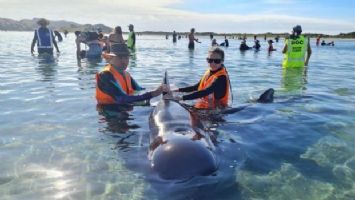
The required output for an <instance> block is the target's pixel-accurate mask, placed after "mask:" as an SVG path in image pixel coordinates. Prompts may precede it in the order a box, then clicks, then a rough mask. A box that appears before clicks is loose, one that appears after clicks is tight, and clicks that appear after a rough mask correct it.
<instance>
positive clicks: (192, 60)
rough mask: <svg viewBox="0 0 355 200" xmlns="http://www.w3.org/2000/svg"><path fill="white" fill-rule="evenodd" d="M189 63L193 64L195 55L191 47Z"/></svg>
mask: <svg viewBox="0 0 355 200" xmlns="http://www.w3.org/2000/svg"><path fill="white" fill-rule="evenodd" d="M188 51H189V55H188V56H189V64H190V66H193V65H194V57H195V51H194V50H193V49H189V50H188Z"/></svg>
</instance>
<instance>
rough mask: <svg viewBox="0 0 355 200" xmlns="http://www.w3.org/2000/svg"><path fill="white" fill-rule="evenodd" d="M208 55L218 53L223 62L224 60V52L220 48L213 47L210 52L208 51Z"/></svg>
mask: <svg viewBox="0 0 355 200" xmlns="http://www.w3.org/2000/svg"><path fill="white" fill-rule="evenodd" d="M208 53H216V54H219V55H220V56H221V58H222V60H224V51H223V50H222V49H221V48H218V47H211V48H210V49H209V50H208Z"/></svg>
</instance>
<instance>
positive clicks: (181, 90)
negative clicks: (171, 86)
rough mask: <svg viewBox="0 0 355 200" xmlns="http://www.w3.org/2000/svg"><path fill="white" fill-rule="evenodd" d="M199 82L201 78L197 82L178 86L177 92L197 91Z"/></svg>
mask: <svg viewBox="0 0 355 200" xmlns="http://www.w3.org/2000/svg"><path fill="white" fill-rule="evenodd" d="M200 82H201V80H200V81H199V82H198V83H197V84H195V85H193V86H188V87H184V88H179V89H178V90H177V91H178V92H193V91H197V89H198V86H199V85H200Z"/></svg>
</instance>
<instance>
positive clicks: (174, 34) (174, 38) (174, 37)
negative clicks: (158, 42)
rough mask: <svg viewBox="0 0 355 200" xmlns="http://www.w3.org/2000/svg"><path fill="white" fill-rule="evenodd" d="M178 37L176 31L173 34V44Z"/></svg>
mask: <svg viewBox="0 0 355 200" xmlns="http://www.w3.org/2000/svg"><path fill="white" fill-rule="evenodd" d="M176 36H177V34H176V32H175V31H174V32H173V43H176Z"/></svg>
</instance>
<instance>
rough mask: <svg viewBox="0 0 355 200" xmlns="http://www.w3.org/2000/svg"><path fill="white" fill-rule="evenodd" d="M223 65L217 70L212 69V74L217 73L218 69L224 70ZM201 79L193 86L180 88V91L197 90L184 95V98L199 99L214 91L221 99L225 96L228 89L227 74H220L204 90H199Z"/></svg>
mask: <svg viewBox="0 0 355 200" xmlns="http://www.w3.org/2000/svg"><path fill="white" fill-rule="evenodd" d="M222 69H223V67H221V68H219V69H218V70H216V71H210V73H211V74H215V73H217V72H218V71H220V70H222ZM200 82H201V80H200V81H199V82H198V83H197V84H195V85H193V86H189V87H185V88H179V92H193V91H196V92H194V93H191V94H188V95H184V96H182V99H183V100H192V99H198V98H201V97H204V96H207V95H209V94H211V93H213V95H214V97H215V99H221V98H223V97H224V96H225V94H226V91H227V77H226V76H219V77H218V78H217V79H216V80H215V81H214V82H213V83H212V84H211V86H209V87H207V88H206V89H204V90H200V91H197V89H198V86H199V85H200Z"/></svg>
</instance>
